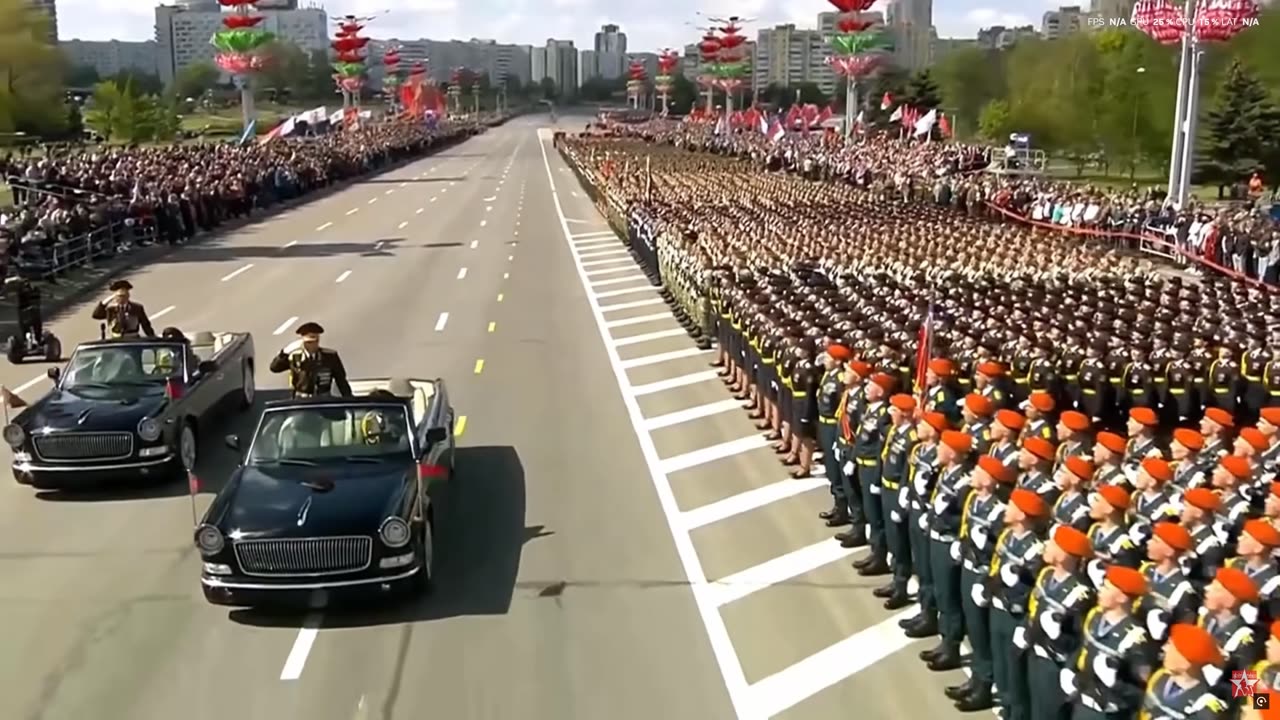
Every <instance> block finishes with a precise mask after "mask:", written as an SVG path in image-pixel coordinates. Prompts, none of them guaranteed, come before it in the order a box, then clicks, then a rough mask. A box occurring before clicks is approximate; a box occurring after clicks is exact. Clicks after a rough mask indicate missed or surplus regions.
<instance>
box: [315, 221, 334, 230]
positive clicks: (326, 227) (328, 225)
mask: <svg viewBox="0 0 1280 720" xmlns="http://www.w3.org/2000/svg"><path fill="white" fill-rule="evenodd" d="M331 227H333V223H331V222H327V223H325V224H323V225H321V226H320V227H318V228H316V232H320V231H321V230H326V229H328V228H331Z"/></svg>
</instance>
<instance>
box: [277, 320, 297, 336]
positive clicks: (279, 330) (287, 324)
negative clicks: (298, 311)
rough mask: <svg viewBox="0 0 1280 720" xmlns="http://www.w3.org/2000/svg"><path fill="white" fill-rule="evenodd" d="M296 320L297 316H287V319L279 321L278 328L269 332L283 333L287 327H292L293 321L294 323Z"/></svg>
mask: <svg viewBox="0 0 1280 720" xmlns="http://www.w3.org/2000/svg"><path fill="white" fill-rule="evenodd" d="M296 322H298V318H297V317H291V318H289V319H288V320H285V321H284V322H282V323H280V327H278V328H276V329H275V330H274V331H272V333H271V334H272V335H283V334H284V333H285V331H286V330H288V329H289V328H291V327H293V324H294V323H296Z"/></svg>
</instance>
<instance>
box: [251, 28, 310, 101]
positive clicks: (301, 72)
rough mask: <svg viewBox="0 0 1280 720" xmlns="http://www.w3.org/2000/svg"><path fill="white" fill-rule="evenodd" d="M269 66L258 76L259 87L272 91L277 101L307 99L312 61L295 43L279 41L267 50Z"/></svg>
mask: <svg viewBox="0 0 1280 720" xmlns="http://www.w3.org/2000/svg"><path fill="white" fill-rule="evenodd" d="M265 54H266V60H267V65H266V68H265V69H264V70H263V71H262V72H261V73H260V74H259V75H258V87H259V88H262V89H264V90H270V91H272V93H273V94H274V95H275V97H276V99H277V100H283V99H285V98H288V97H297V98H302V97H307V96H308V95H309V93H308V92H307V90H309V89H310V88H308V87H307V85H308V84H309V80H310V73H311V59H310V58H309V57H308V56H307V54H306V53H305V52H303V50H302V48H300V47H298V46H297V45H295V44H294V43H291V42H288V41H285V40H277V41H276V42H273V43H271V44H269V45H267V47H266V48H265Z"/></svg>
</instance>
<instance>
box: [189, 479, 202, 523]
mask: <svg viewBox="0 0 1280 720" xmlns="http://www.w3.org/2000/svg"><path fill="white" fill-rule="evenodd" d="M187 494H188V495H190V496H191V526H192V527H195V526H196V525H199V524H200V515H199V513H197V512H196V495H199V494H200V478H198V477H196V474H195V473H193V472H191V471H187Z"/></svg>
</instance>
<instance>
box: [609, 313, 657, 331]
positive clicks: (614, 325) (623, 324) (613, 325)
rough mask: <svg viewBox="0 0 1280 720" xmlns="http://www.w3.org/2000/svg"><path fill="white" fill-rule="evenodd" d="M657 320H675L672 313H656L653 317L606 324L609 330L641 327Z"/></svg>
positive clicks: (641, 317) (634, 318) (647, 316)
mask: <svg viewBox="0 0 1280 720" xmlns="http://www.w3.org/2000/svg"><path fill="white" fill-rule="evenodd" d="M655 320H675V318H673V317H672V316H671V313H669V312H665V313H654V314H652V315H641V316H640V317H633V318H623V319H622V320H613V321H611V322H607V323H605V324H604V326H605V327H607V328H620V327H626V326H628V325H640V324H642V323H647V322H653V321H655Z"/></svg>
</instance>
